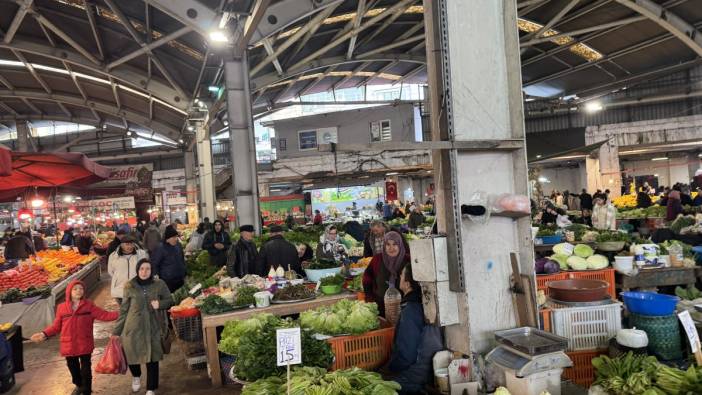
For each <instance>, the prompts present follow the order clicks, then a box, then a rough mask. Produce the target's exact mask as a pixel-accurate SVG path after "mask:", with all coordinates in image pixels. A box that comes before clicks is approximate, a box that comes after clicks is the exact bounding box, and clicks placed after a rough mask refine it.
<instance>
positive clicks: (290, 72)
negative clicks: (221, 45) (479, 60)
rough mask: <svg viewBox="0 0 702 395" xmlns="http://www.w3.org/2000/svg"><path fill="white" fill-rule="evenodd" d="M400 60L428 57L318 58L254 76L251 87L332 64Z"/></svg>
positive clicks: (254, 88) (410, 61)
mask: <svg viewBox="0 0 702 395" xmlns="http://www.w3.org/2000/svg"><path fill="white" fill-rule="evenodd" d="M395 60H399V61H401V62H408V63H419V64H424V63H426V58H425V57H424V56H418V55H410V54H377V55H375V56H373V57H371V58H366V59H350V60H349V59H346V56H334V57H330V58H322V59H317V60H315V61H314V62H311V63H309V64H305V65H301V66H299V67H297V68H295V69H292V68H291V69H288V70H287V71H286V72H285V74H283V75H282V76H279V75H278V74H277V73H270V74H266V75H262V76H260V77H258V78H254V79H253V80H252V81H251V89H252V90H258V89H262V88H263V87H264V86H268V85H272V84H275V83H277V82H281V81H284V80H286V79H289V78H292V77H296V76H298V75H300V74H304V73H307V72H310V71H313V70H316V69H323V68H327V67H330V66H338V65H342V64H348V63H358V62H364V63H371V62H392V61H395Z"/></svg>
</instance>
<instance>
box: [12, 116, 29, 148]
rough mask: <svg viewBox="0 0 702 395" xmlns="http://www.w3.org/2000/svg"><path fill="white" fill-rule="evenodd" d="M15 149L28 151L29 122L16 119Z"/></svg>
mask: <svg viewBox="0 0 702 395" xmlns="http://www.w3.org/2000/svg"><path fill="white" fill-rule="evenodd" d="M15 126H16V128H17V150H18V151H21V152H27V151H29V133H30V131H29V124H28V123H27V121H17V122H16V123H15Z"/></svg>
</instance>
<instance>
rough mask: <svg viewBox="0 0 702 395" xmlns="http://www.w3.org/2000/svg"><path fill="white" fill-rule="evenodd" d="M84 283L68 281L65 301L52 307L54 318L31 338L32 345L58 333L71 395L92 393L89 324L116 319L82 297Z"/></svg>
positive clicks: (91, 328) (112, 313) (91, 329)
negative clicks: (68, 374) (71, 391)
mask: <svg viewBox="0 0 702 395" xmlns="http://www.w3.org/2000/svg"><path fill="white" fill-rule="evenodd" d="M84 295H85V284H83V282H82V281H72V282H71V283H70V284H68V287H67V288H66V301H65V302H64V303H62V304H60V305H59V306H58V307H57V308H56V319H55V320H54V323H53V324H51V325H49V327H47V328H46V329H44V331H42V332H39V333H35V334H34V335H32V341H33V342H42V341H44V340H46V339H47V338H49V337H51V336H54V335H57V334H59V333H60V334H61V344H60V352H61V355H62V356H64V357H66V362H67V364H68V370H69V371H70V372H71V377H72V379H73V384H75V385H76V388H75V389H74V390H73V393H72V395H81V394H86V395H88V394H90V393H91V392H92V381H93V378H92V368H91V365H90V356H91V354H92V353H93V349H94V348H95V344H94V339H93V321H95V320H99V321H114V320H116V319H117V317H118V316H119V313H118V312H116V311H113V312H108V311H105V310H103V309H101V308H99V307H97V306H95V305H94V304H93V302H92V301H90V300H87V299H85V298H84Z"/></svg>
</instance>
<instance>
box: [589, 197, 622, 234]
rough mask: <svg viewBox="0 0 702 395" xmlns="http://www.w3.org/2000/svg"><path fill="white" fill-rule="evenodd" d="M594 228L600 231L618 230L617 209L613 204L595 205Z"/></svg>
mask: <svg viewBox="0 0 702 395" xmlns="http://www.w3.org/2000/svg"><path fill="white" fill-rule="evenodd" d="M592 226H593V227H594V228H595V229H599V230H616V229H617V209H616V208H614V206H613V205H612V204H611V203H605V204H603V205H602V206H598V205H595V208H593V209H592Z"/></svg>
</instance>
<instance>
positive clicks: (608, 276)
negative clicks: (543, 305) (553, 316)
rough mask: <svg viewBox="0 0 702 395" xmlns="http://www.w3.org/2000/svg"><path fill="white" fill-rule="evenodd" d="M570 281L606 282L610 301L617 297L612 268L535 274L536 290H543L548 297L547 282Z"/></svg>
mask: <svg viewBox="0 0 702 395" xmlns="http://www.w3.org/2000/svg"><path fill="white" fill-rule="evenodd" d="M571 279H578V280H582V279H585V280H602V281H606V282H607V283H608V284H609V288H607V294H608V295H609V296H610V297H611V298H612V299H615V298H616V297H617V291H616V289H615V283H614V269H612V268H608V269H601V270H581V271H572V272H571V271H565V272H558V273H554V274H537V275H536V289H537V290H539V291H541V290H543V291H544V293H545V294H546V295H547V296H548V283H549V281H557V280H571Z"/></svg>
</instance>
